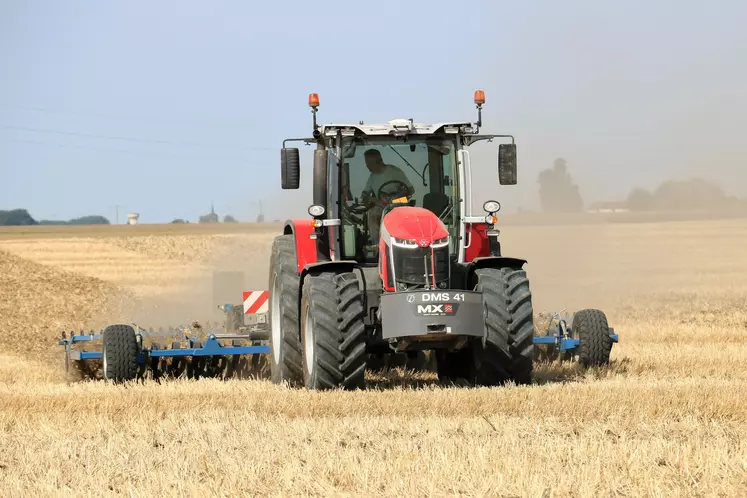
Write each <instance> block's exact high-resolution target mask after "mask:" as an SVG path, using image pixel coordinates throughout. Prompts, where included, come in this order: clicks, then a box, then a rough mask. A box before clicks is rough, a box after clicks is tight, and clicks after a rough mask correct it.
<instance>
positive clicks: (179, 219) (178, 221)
mask: <svg viewBox="0 0 747 498" xmlns="http://www.w3.org/2000/svg"><path fill="white" fill-rule="evenodd" d="M171 223H189V222H188V221H184V220H183V219H181V218H177V219H175V220H174V221H172V222H171Z"/></svg>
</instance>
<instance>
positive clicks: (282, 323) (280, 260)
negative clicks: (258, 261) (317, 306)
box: [268, 235, 303, 386]
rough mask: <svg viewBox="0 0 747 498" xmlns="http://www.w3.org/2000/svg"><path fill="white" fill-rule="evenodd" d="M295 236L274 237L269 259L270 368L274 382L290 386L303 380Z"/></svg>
mask: <svg viewBox="0 0 747 498" xmlns="http://www.w3.org/2000/svg"><path fill="white" fill-rule="evenodd" d="M297 268H298V266H297V264H296V241H295V238H294V236H293V235H280V236H278V237H275V240H274V241H273V244H272V258H271V260H270V285H269V289H270V298H269V308H270V313H269V319H268V322H269V328H270V359H271V364H270V371H271V378H272V382H273V383H275V384H281V383H283V382H287V383H288V384H290V385H291V386H295V385H298V384H299V383H300V382H301V381H302V380H303V367H302V365H301V343H300V340H299V325H298V294H299V291H300V278H299V276H298V271H297Z"/></svg>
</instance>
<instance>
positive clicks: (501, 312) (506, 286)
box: [473, 268, 534, 386]
mask: <svg viewBox="0 0 747 498" xmlns="http://www.w3.org/2000/svg"><path fill="white" fill-rule="evenodd" d="M475 276H476V278H477V282H476V286H475V290H481V291H482V293H483V302H484V305H483V306H484V311H485V325H486V328H487V338H486V342H485V345H484V347H481V344H480V342H477V343H475V344H474V345H473V358H474V376H475V379H474V380H475V383H476V384H479V385H488V386H493V385H500V384H503V383H505V382H507V381H513V382H514V383H516V384H519V385H525V384H531V382H532V368H533V360H534V316H533V315H534V312H533V309H532V293H531V290H530V288H529V279H528V278H527V275H526V272H525V271H524V270H515V269H512V268H481V269H478V270H476V271H475Z"/></svg>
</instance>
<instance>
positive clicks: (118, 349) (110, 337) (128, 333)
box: [102, 324, 139, 383]
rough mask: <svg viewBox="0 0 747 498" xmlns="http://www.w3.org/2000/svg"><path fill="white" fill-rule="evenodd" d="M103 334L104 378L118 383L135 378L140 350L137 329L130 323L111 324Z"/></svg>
mask: <svg viewBox="0 0 747 498" xmlns="http://www.w3.org/2000/svg"><path fill="white" fill-rule="evenodd" d="M103 335H104V337H103V339H104V345H103V349H102V359H103V367H104V378H105V379H106V380H111V381H113V382H116V383H120V382H126V381H129V380H133V379H135V377H137V373H138V364H137V355H138V352H139V351H138V344H137V337H136V335H135V329H134V328H133V327H132V326H130V325H119V324H118V325H109V326H108V327H106V328H105V329H104V334H103Z"/></svg>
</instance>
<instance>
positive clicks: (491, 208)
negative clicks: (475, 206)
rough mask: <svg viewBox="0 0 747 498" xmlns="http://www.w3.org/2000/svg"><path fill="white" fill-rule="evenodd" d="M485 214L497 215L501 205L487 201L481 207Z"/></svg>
mask: <svg viewBox="0 0 747 498" xmlns="http://www.w3.org/2000/svg"><path fill="white" fill-rule="evenodd" d="M482 208H483V209H484V210H485V212H486V213H497V212H498V211H500V210H501V203H500V202H498V201H487V202H485V204H483V205H482Z"/></svg>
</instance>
